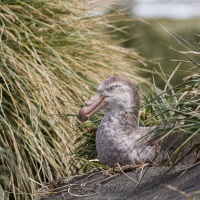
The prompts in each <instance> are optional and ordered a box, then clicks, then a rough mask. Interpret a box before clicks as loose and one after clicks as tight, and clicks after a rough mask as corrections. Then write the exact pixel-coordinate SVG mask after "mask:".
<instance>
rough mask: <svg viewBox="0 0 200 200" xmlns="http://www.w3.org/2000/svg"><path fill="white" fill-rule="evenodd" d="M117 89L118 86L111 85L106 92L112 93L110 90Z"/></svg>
mask: <svg viewBox="0 0 200 200" xmlns="http://www.w3.org/2000/svg"><path fill="white" fill-rule="evenodd" d="M117 87H118V85H112V86H110V87H109V88H108V91H112V90H114V89H115V88H117Z"/></svg>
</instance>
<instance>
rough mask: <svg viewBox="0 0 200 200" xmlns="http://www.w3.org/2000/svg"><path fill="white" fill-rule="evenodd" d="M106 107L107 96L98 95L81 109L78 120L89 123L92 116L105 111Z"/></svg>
mask: <svg viewBox="0 0 200 200" xmlns="http://www.w3.org/2000/svg"><path fill="white" fill-rule="evenodd" d="M106 105H107V104H106V102H105V96H103V95H102V94H101V93H97V94H96V95H95V96H93V97H92V98H91V99H90V100H89V101H87V102H86V104H85V106H84V107H83V108H81V109H80V111H79V115H78V119H79V120H80V121H82V122H84V121H87V120H88V119H89V118H90V117H91V116H92V115H94V114H95V113H96V112H98V111H99V110H101V109H103V108H104V107H105V106H106Z"/></svg>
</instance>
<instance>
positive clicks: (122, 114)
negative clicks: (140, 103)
mask: <svg viewBox="0 0 200 200" xmlns="http://www.w3.org/2000/svg"><path fill="white" fill-rule="evenodd" d="M101 126H103V127H105V128H110V129H111V128H114V129H116V130H118V132H123V133H127V134H128V133H132V132H133V131H134V130H135V129H136V128H137V127H138V110H137V111H136V110H135V111H134V110H133V109H126V110H111V111H107V112H106V115H105V116H104V118H103V120H102V122H101Z"/></svg>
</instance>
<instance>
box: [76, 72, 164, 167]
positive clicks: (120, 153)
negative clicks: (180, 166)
mask: <svg viewBox="0 0 200 200" xmlns="http://www.w3.org/2000/svg"><path fill="white" fill-rule="evenodd" d="M139 106H140V100H139V94H138V92H137V90H136V88H135V86H134V85H133V84H132V83H131V82H130V81H129V80H127V79H124V78H122V77H117V76H114V77H111V78H109V79H107V80H105V81H104V82H103V83H102V84H101V85H100V86H99V88H98V92H97V94H96V95H95V96H94V97H92V98H91V99H90V100H89V101H88V102H87V103H86V106H85V107H83V108H82V109H81V110H80V111H79V119H80V120H81V121H86V120H88V119H89V118H90V116H92V115H94V114H95V113H96V112H97V111H99V110H101V109H105V110H106V114H105V116H104V118H103V119H102V121H101V124H100V126H99V127H98V130H97V134H96V149H97V155H98V158H99V161H100V163H101V164H104V165H107V166H109V167H112V166H113V165H114V164H115V163H118V164H120V165H132V164H144V163H147V162H152V161H156V162H160V160H163V159H165V158H166V157H167V156H168V152H159V151H160V146H159V145H158V144H152V143H149V140H150V139H151V137H152V136H153V135H155V134H156V132H155V131H154V133H153V134H148V132H151V131H152V130H153V129H155V127H154V128H152V127H140V126H138V113H139ZM158 152H159V154H158Z"/></svg>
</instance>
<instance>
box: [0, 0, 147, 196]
mask: <svg viewBox="0 0 200 200" xmlns="http://www.w3.org/2000/svg"><path fill="white" fill-rule="evenodd" d="M118 14H121V13H120V12H118ZM114 15H115V14H114V13H112V14H110V16H111V17H112V16H114ZM0 23H1V26H0V48H1V51H0V57H1V59H0V132H1V133H0V169H1V170H0V184H1V185H2V188H3V190H4V194H5V199H8V198H10V199H31V198H34V197H33V194H34V193H35V190H36V189H37V188H38V186H40V184H41V183H42V182H49V181H51V180H53V179H56V178H58V177H60V176H66V175H68V174H71V173H73V172H74V170H75V167H76V166H77V165H78V163H76V162H71V165H69V162H70V159H71V156H70V154H71V152H72V151H73V149H74V140H75V138H76V137H77V135H79V133H80V131H81V130H83V128H84V127H81V125H79V122H77V120H76V117H74V116H76V114H74V113H77V110H78V107H79V106H80V104H81V102H83V101H82V98H85V97H86V96H87V95H88V93H89V92H88V91H91V90H92V88H93V87H94V83H96V82H97V81H98V80H99V79H100V78H105V77H108V76H109V75H112V74H113V75H114V74H118V75H119V74H123V73H124V74H128V75H129V76H134V74H135V71H134V70H133V69H132V66H133V65H134V63H143V62H144V60H143V58H141V57H140V56H139V55H138V54H137V53H135V52H134V51H132V50H126V49H124V48H120V47H117V46H113V45H112V44H108V43H107V42H106V39H107V34H106V33H103V32H101V28H100V27H102V26H106V25H109V21H108V20H107V18H106V16H98V17H89V16H88V15H87V9H86V8H85V5H84V4H83V3H81V2H77V1H67V2H66V1H59V2H57V1H43V0H37V1H26V0H22V1H8V0H7V1H3V2H1V3H0ZM104 39H105V40H104ZM130 63H132V64H131V65H130ZM75 127H77V128H75Z"/></svg>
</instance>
